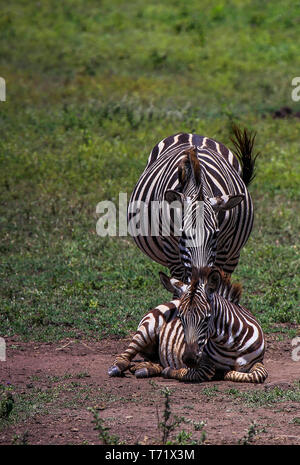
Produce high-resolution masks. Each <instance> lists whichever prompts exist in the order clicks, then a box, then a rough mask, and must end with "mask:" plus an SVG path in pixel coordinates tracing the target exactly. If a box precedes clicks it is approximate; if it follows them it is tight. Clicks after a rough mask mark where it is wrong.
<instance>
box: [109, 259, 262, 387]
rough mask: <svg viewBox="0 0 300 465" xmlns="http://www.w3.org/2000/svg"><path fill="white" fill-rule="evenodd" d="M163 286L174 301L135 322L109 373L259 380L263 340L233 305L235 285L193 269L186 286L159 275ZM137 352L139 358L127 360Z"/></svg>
mask: <svg viewBox="0 0 300 465" xmlns="http://www.w3.org/2000/svg"><path fill="white" fill-rule="evenodd" d="M160 276H161V281H162V283H163V285H164V286H165V287H166V288H167V289H168V290H169V291H170V292H172V293H174V292H175V291H176V292H177V294H178V295H179V296H180V297H179V299H175V300H172V301H171V302H169V303H167V304H164V305H159V306H158V307H156V308H155V309H153V310H151V311H149V312H148V313H147V314H146V315H145V316H144V317H143V319H142V320H141V322H140V324H139V327H138V330H137V332H136V333H135V335H134V337H133V339H132V341H131V342H130V344H129V346H128V348H127V350H125V352H124V353H122V354H121V355H119V356H117V358H116V360H115V361H114V364H113V366H112V367H110V368H109V370H108V374H109V376H121V375H122V373H123V372H124V371H125V370H127V369H130V371H131V372H133V373H135V375H136V377H138V378H144V377H149V376H155V375H160V374H161V375H162V376H164V377H165V378H174V379H178V380H181V381H197V382H201V381H206V380H211V379H212V378H214V377H217V378H221V379H222V378H223V379H225V380H228V381H237V382H248V383H263V382H264V381H265V379H266V378H267V376H268V373H267V371H266V369H265V367H264V365H263V363H262V361H263V356H264V351H265V344H264V335H263V332H262V329H261V327H260V325H259V323H258V322H257V321H256V319H255V318H254V316H253V315H252V314H251V313H250V311H249V310H247V309H246V308H244V307H242V306H240V305H239V299H240V295H241V287H240V286H239V284H231V282H230V279H229V278H228V277H226V275H225V274H224V273H223V272H222V271H220V270H218V269H216V268H209V267H205V268H202V269H201V270H200V271H199V270H196V269H195V268H193V273H192V280H191V284H190V285H187V284H184V283H182V282H181V281H178V280H176V279H174V278H171V279H170V278H169V277H168V276H166V275H165V274H164V273H160ZM137 353H140V354H141V355H143V356H144V358H145V360H147V361H144V362H139V363H135V364H133V363H131V361H132V360H133V358H134V357H135V355H136V354H137Z"/></svg>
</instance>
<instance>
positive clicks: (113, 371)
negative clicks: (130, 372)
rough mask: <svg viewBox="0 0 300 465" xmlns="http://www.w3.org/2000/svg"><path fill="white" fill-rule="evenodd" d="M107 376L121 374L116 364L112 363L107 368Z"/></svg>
mask: <svg viewBox="0 0 300 465" xmlns="http://www.w3.org/2000/svg"><path fill="white" fill-rule="evenodd" d="M108 376H110V377H113V376H122V371H121V370H120V368H119V367H118V366H117V365H114V366H112V367H110V368H109V369H108Z"/></svg>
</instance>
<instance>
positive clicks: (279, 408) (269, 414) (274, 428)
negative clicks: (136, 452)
mask: <svg viewBox="0 0 300 465" xmlns="http://www.w3.org/2000/svg"><path fill="white" fill-rule="evenodd" d="M277 339H278V337H277V336H276V335H274V334H273V335H268V336H267V350H266V356H265V365H266V367H267V369H268V371H269V377H268V379H267V380H266V382H265V383H264V384H263V385H248V384H242V383H232V382H224V381H212V382H206V383H201V384H191V383H179V382H177V381H172V380H165V379H162V378H155V379H154V378H153V381H154V384H153V382H152V383H151V382H150V381H149V379H140V380H137V379H136V378H135V377H134V376H133V375H131V374H128V375H126V376H124V377H122V378H109V377H108V375H107V369H108V367H109V366H110V365H111V364H112V362H113V359H114V357H115V355H116V354H117V353H120V352H121V351H122V350H123V349H124V348H125V347H126V344H127V342H128V341H126V340H119V341H116V340H105V341H101V342H96V343H95V342H91V341H84V340H76V341H75V340H70V339H67V340H64V341H60V342H59V343H35V342H34V343H33V342H28V343H25V342H21V341H20V340H19V339H18V338H17V337H13V338H10V339H7V340H6V344H7V360H6V361H5V362H0V384H2V386H6V387H9V386H11V389H12V391H11V392H12V394H13V397H14V400H15V403H14V408H13V411H12V413H11V415H10V418H9V420H2V426H1V428H0V444H2V445H3V444H12V443H24V442H26V443H27V444H101V440H100V439H99V432H98V431H97V430H96V429H95V424H94V423H93V413H92V412H91V411H90V410H89V407H91V408H94V409H95V411H96V412H97V414H98V415H99V417H101V418H102V419H104V421H105V423H104V424H105V426H106V427H108V428H109V430H107V431H108V434H109V435H110V436H113V435H117V436H118V437H119V438H120V441H122V442H123V443H125V444H130V445H132V444H137V443H139V444H160V443H161V442H160V441H161V437H162V433H161V431H160V430H159V428H158V423H159V421H162V419H163V417H162V414H163V411H164V395H163V393H162V390H163V389H164V388H166V387H168V388H169V389H170V392H171V395H170V400H171V410H172V413H173V414H176V415H178V416H179V417H183V418H184V422H182V423H181V424H180V425H179V426H178V427H177V429H176V430H175V431H174V432H173V433H172V434H171V436H170V439H171V440H175V438H176V436H177V435H178V433H179V432H180V431H184V432H185V433H187V434H188V433H190V436H189V441H199V440H200V438H201V436H202V431H201V430H200V429H199V428H197V425H198V426H199V423H200V422H201V421H203V422H205V426H204V430H205V436H206V437H205V441H204V443H205V444H238V443H239V441H240V440H241V439H242V438H244V437H246V438H247V440H249V438H250V436H251V435H249V428H250V426H251V424H252V422H255V424H256V426H255V433H254V434H253V435H252V439H251V441H252V443H253V444H276V445H279V444H299V443H300V424H299V422H300V408H299V403H298V402H296V401H295V400H290V399H288V398H285V397H283V398H282V399H281V400H280V401H277V402H274V401H272V399H273V397H274V396H273V397H272V396H271V395H270V398H269V397H268V393H270V394H271V393H274V389H275V390H276V389H277V388H276V387H278V388H280V390H279V391H278V389H277V391H278V392H280V393H281V394H282V393H284V392H288V391H289V392H290V391H293V390H295V389H296V387H295V382H296V381H299V380H300V362H295V361H293V360H292V358H291V352H292V346H291V340H290V339H288V338H286V339H284V340H282V341H278V340H277ZM298 389H299V387H298ZM246 394H248V398H247V395H246ZM256 395H257V396H258V398H260V397H261V399H264V400H262V401H261V402H259V401H257V402H255V398H256V397H255V396H256ZM259 396H260V397H259ZM249 398H251V399H252V402H249ZM247 399H248V400H247ZM202 430H203V429H202ZM189 441H188V442H189Z"/></svg>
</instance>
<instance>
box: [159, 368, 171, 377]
mask: <svg viewBox="0 0 300 465" xmlns="http://www.w3.org/2000/svg"><path fill="white" fill-rule="evenodd" d="M171 371H172V368H170V367H167V368H164V369H163V371H162V372H161V376H162V377H163V378H171Z"/></svg>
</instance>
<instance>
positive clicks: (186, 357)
mask: <svg viewBox="0 0 300 465" xmlns="http://www.w3.org/2000/svg"><path fill="white" fill-rule="evenodd" d="M200 359H201V354H199V350H198V344H196V343H195V344H191V345H187V346H186V348H185V351H184V353H183V356H182V361H183V363H184V364H185V365H186V366H187V367H188V368H196V367H197V366H198V365H199V361H200Z"/></svg>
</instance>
